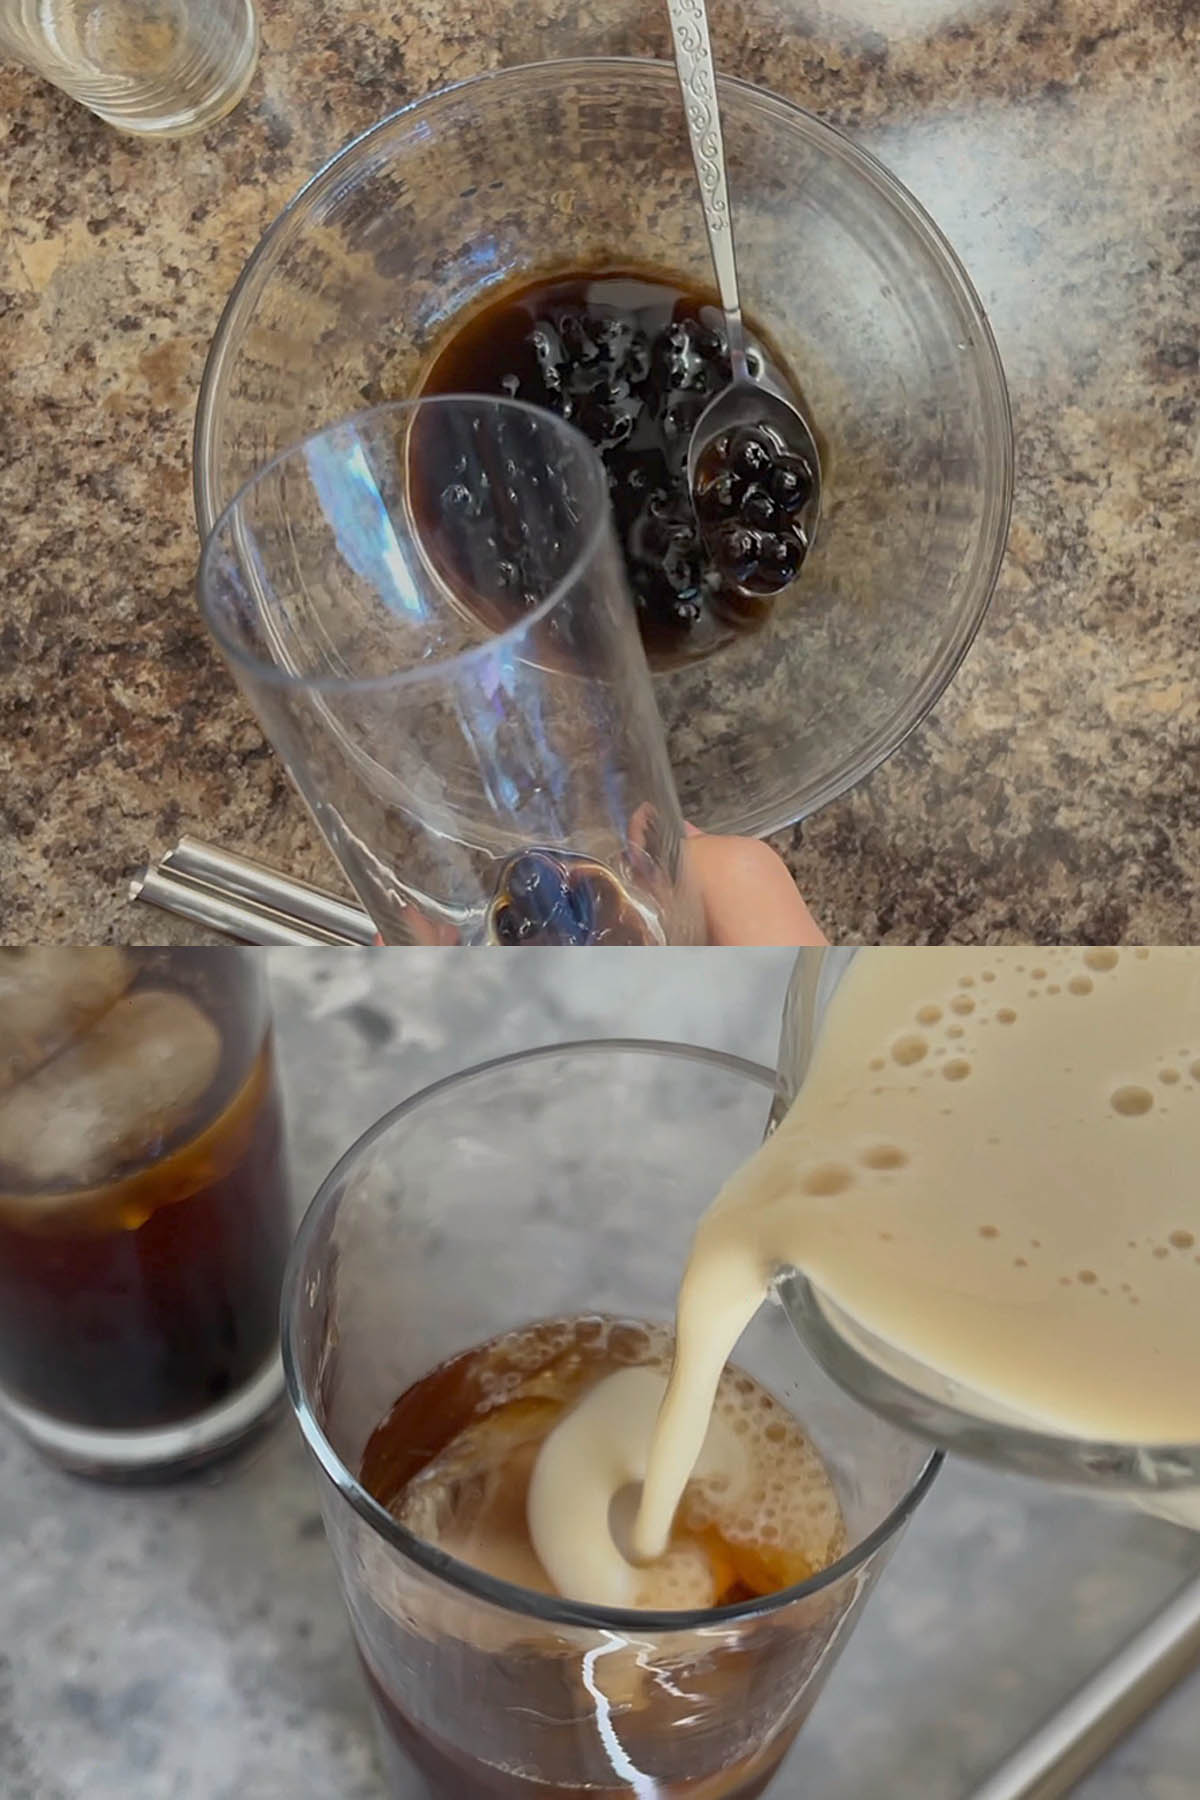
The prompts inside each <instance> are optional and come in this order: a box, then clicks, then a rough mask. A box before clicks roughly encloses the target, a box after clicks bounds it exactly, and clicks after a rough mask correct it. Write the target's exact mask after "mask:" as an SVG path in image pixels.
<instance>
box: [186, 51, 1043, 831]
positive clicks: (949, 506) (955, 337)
mask: <svg viewBox="0 0 1200 1800" xmlns="http://www.w3.org/2000/svg"><path fill="white" fill-rule="evenodd" d="M721 107H722V114H723V119H724V127H725V144H726V153H727V156H728V161H729V175H730V186H731V194H732V201H733V209H734V217H735V224H736V231H737V248H738V266H739V270H740V274H741V283H742V297H743V303H744V306H745V308H746V310H747V312H748V314H749V316H750V318H751V320H752V321H754V322H755V323H756V324H758V325H759V326H760V327H761V328H762V329H763V330H764V331H765V333H766V335H767V336H768V337H769V338H770V339H771V340H772V341H773V344H774V346H775V348H776V349H777V350H778V351H779V352H780V353H781V354H782V357H783V360H784V362H785V363H786V365H787V366H788V367H789V368H790V370H791V371H792V373H793V375H794V376H795V377H796V379H797V380H798V382H799V385H800V387H801V389H802V391H803V393H804V396H805V398H806V400H807V402H808V405H809V407H810V409H811V414H812V417H813V420H814V422H815V424H816V427H817V431H818V435H819V436H820V438H821V441H822V445H823V448H824V450H825V468H824V475H825V490H824V501H823V516H822V521H821V526H820V530H819V532H818V536H817V540H816V544H815V546H814V549H813V551H812V554H811V555H810V556H809V558H808V561H807V563H806V565H805V568H804V570H803V571H802V574H801V577H800V580H799V581H798V583H797V584H796V585H795V587H794V588H793V589H792V590H790V591H789V592H788V593H786V594H785V595H784V596H782V598H781V599H780V601H779V602H778V603H777V605H776V607H775V609H774V612H773V614H772V616H771V618H770V620H769V621H768V623H767V624H766V625H765V626H764V627H763V628H761V629H760V630H758V631H757V632H752V633H748V634H746V635H744V636H741V637H739V638H737V639H735V641H734V642H733V643H732V644H730V645H728V646H727V647H725V648H723V649H721V650H718V651H717V652H716V653H715V654H714V655H713V656H711V657H710V658H708V659H707V660H703V661H699V662H695V663H692V664H690V665H685V666H683V667H678V668H675V669H671V670H667V671H664V672H662V673H660V674H659V675H657V676H656V680H655V686H656V694H657V698H658V704H659V707H660V710H661V712H662V714H663V717H664V720H665V722H666V727H667V733H668V742H669V745H670V750H671V757H672V761H673V763H674V767H675V774H676V779H677V782H678V786H679V791H680V798H681V800H682V803H683V810H684V815H685V817H687V818H689V819H691V820H692V821H693V822H694V823H695V824H697V825H700V826H703V827H705V828H707V829H709V830H717V831H740V832H746V833H757V834H765V833H767V832H770V831H774V830H777V829H779V828H780V827H782V826H784V825H786V824H789V823H791V822H792V821H793V820H795V819H797V818H802V817H803V816H805V815H806V814H808V813H810V812H813V811H815V810H816V809H817V808H818V807H820V806H823V805H825V804H826V803H827V802H828V801H830V800H832V799H834V798H836V796H837V795H839V794H842V793H844V792H845V791H846V790H847V789H848V788H850V787H852V786H853V785H854V783H855V782H857V781H859V780H861V779H862V777H863V776H864V775H866V774H868V773H869V772H870V770H872V769H874V768H876V767H877V766H878V764H879V763H881V762H882V761H883V760H884V759H885V757H887V756H889V755H890V754H891V752H892V751H893V750H895V749H896V747H897V745H898V744H900V743H901V742H902V741H903V739H904V738H905V736H906V735H907V734H908V733H909V732H910V731H911V730H912V729H913V727H914V726H915V725H916V724H918V722H919V721H920V720H921V719H922V718H923V716H924V715H925V713H926V712H927V711H928V710H929V708H930V707H931V706H932V705H933V703H934V701H935V700H936V699H937V698H938V696H939V694H940V693H941V692H942V690H943V689H944V688H945V686H946V684H947V682H948V681H949V680H950V677H951V676H952V675H953V673H954V671H955V669H956V668H957V667H958V664H959V662H960V661H961V660H962V658H963V656H964V654H965V653H966V650H967V648H968V646H969V645H970V643H971V639H972V638H973V636H974V634H975V632H976V630H977V629H978V627H979V623H980V620H981V619H982V617H983V614H984V611H985V609H986V607H987V603H988V599H989V597H990V595H991V592H992V588H993V585H994V583H995V580H996V575H997V573H998V570H999V567H1000V562H1001V558H1002V556H1003V552H1004V543H1005V537H1006V533H1007V529H1008V517H1009V507H1010V502H1011V493H1012V464H1013V458H1012V426H1011V420H1010V416H1009V409H1008V398H1007V394H1006V390H1005V385H1004V376H1003V372H1002V370H1001V367H1000V360H999V357H998V355H997V352H996V346H995V343H994V341H993V339H992V335H991V332H990V330H989V328H988V323H987V320H986V318H985V317H984V314H983V310H982V308H981V306H980V304H979V300H978V298H977V297H976V295H975V293H974V291H973V289H972V287H971V284H970V282H969V281H968V279H967V277H966V275H965V273H964V272H963V270H962V268H961V267H960V265H959V263H958V261H957V259H956V257H955V255H954V253H953V251H952V250H951V249H950V247H949V245H948V244H947V243H946V241H945V239H944V238H943V237H942V236H941V234H940V233H939V232H938V230H937V228H936V226H935V225H934V224H933V223H932V221H931V220H930V219H929V218H928V217H927V216H926V215H925V213H924V212H923V211H922V210H921V208H920V207H919V206H918V205H917V203H916V202H915V201H914V200H913V199H912V197H911V195H909V194H907V193H906V192H905V190H904V189H903V188H902V187H901V185H900V183H899V182H898V181H896V180H895V178H894V177H893V176H891V175H889V174H888V172H887V170H886V169H884V168H883V167H881V165H880V164H879V163H877V162H876V161H874V159H873V158H872V157H870V156H868V155H867V154H866V153H865V152H864V151H862V150H860V149H858V148H857V147H856V146H855V145H854V144H852V143H850V142H849V141H848V140H847V139H846V138H844V137H842V136H841V135H840V133H838V132H836V131H834V130H832V129H831V128H830V127H829V126H828V125H823V124H821V122H820V121H819V120H817V119H814V118H812V117H810V116H809V115H808V114H807V113H804V112H802V111H801V110H800V109H799V107H796V106H792V105H791V104H790V103H789V102H787V101H785V100H781V99H779V98H778V97H777V96H775V95H773V94H769V93H765V92H763V91H762V90H761V89H758V88H754V87H751V86H748V85H747V84H746V83H744V82H739V81H731V80H725V81H723V82H722V83H721ZM634 265H650V266H654V267H658V268H660V269H664V270H667V271H670V272H671V273H673V274H675V275H677V276H679V277H681V278H682V279H683V280H684V281H686V282H688V283H692V284H698V285H701V286H705V287H709V288H711V283H712V277H711V270H710V265H709V258H708V250H707V247H706V243H705V238H704V228H703V220H702V217H701V210H700V205H699V201H698V197H697V193H696V183H695V175H694V173H693V170H692V163H691V157H690V154H689V151H688V146H687V138H686V134H685V131H684V125H683V119H682V116H681V110H680V99H679V91H678V86H677V83H676V77H675V71H674V68H673V67H672V66H671V65H669V64H667V63H659V62H649V61H622V60H602V59H590V58H589V59H585V60H579V61H574V62H551V63H541V64H538V65H536V66H533V67H528V68H520V69H505V70H500V71H498V72H496V73H493V74H488V75H482V76H479V77H478V78H476V79H474V80H472V81H467V82H463V83H461V84H459V85H457V86H455V87H451V88H447V89H444V90H443V91H441V92H439V93H435V94H432V95H430V96H429V97H428V98H426V99H424V100H421V101H418V102H417V103H415V104H414V105H412V106H408V107H405V108H404V109H403V110H401V111H400V112H397V113H394V114H393V115H392V116H391V117H389V118H387V119H384V120H382V121H381V123H380V124H378V125H376V126H374V127H373V128H372V129H371V130H370V131H367V132H366V133H364V135H363V136H362V137H360V138H358V139H356V140H355V141H354V142H353V143H351V144H349V145H348V146H347V147H346V149H344V150H343V151H342V152H341V153H340V154H339V155H338V156H336V157H334V159H333V161H332V162H330V163H329V164H327V166H326V167H325V168H324V169H323V170H322V171H321V172H320V173H319V174H318V175H316V176H315V177H314V178H313V180H312V181H310V182H309V183H308V185H307V186H306V187H305V188H303V189H302V190H301V191H300V193H299V194H298V195H297V196H296V198H295V199H294V200H293V201H292V202H291V204H290V205H289V206H288V207H287V208H286V209H285V211H284V212H283V213H282V214H281V215H280V217H279V218H278V219H277V220H276V221H275V223H274V225H272V226H271V228H270V230H269V231H268V232H267V233H266V235H265V237H264V238H263V240H262V242H261V243H260V244H259V246H258V248H257V249H256V250H255V252H254V254H253V256H252V257H251V258H250V261H249V263H248V264H247V266H246V268H245V270H244V271H243V273H242V276H241V278H240V280H239V281H238V284H237V286H236V288H235V289H234V292H233V294H232V296H231V298H230V300H229V303H228V305H227V307H226V309H225V313H224V316H223V317H222V320H221V323H220V326H219V327H218V330H217V334H216V337H215V339H214V341H213V345H212V349H211V351H210V354H209V358H208V365H207V368H206V370H205V374H204V382H203V386H202V389H201V394H200V405H199V412H198V416H197V421H196V442H195V487H196V510H197V514H198V517H199V523H200V528H201V531H202V532H203V533H205V534H206V535H207V533H208V532H209V531H210V530H211V528H212V526H213V524H214V522H215V520H216V518H217V516H218V514H219V513H220V512H221V510H222V508H223V507H224V506H225V505H226V503H227V502H228V501H230V500H231V499H232V498H233V496H234V494H235V493H236V492H237V490H238V489H239V488H240V487H241V485H242V483H243V482H244V481H245V480H246V478H247V477H248V476H249V475H251V474H252V473H253V472H254V471H255V470H256V469H258V468H260V467H261V466H262V464H263V463H265V462H266V461H267V460H268V458H270V457H271V456H273V455H275V454H276V453H277V452H278V451H280V450H282V449H284V448H286V447H288V446H290V445H292V444H294V443H296V442H297V441H298V440H299V439H301V438H303V437H305V436H306V435H307V434H309V433H310V432H312V431H314V430H316V429H318V428H319V427H321V426H323V425H327V424H329V423H331V422H333V421H335V420H337V419H340V418H343V417H345V416H347V415H349V414H351V413H354V412H357V411H359V410H360V409H361V408H362V407H363V406H364V405H367V404H373V403H375V402H377V401H380V400H385V399H395V398H400V397H403V396H406V395H408V394H410V393H411V392H412V391H413V390H414V387H415V386H416V385H417V383H418V382H419V379H420V376H421V373H422V371H423V369H424V367H425V365H426V364H427V362H428V360H429V357H430V354H431V352H432V351H433V349H434V348H435V346H437V345H438V344H439V342H440V341H441V340H442V339H443V337H444V335H445V334H446V331H447V328H448V327H449V325H450V323H451V321H452V320H454V319H455V318H456V317H457V315H459V314H460V313H462V312H463V311H464V310H467V309H475V308H478V307H479V306H480V305H481V304H483V303H484V302H485V301H486V300H487V299H488V298H489V297H490V296H491V295H492V294H493V293H494V292H495V291H496V290H497V289H499V288H500V287H502V286H503V285H505V284H512V283H514V282H518V281H520V280H521V279H522V278H523V277H524V278H528V277H532V276H534V275H537V274H542V273H545V272H547V271H551V270H555V271H562V272H566V271H568V270H571V269H577V270H578V269H597V268H603V267H605V266H607V267H610V268H612V267H617V268H628V267H630V266H634Z"/></svg>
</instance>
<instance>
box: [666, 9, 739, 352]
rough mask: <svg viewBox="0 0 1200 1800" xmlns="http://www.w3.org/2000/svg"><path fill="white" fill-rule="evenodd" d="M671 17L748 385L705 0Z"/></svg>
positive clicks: (691, 132)
mask: <svg viewBox="0 0 1200 1800" xmlns="http://www.w3.org/2000/svg"><path fill="white" fill-rule="evenodd" d="M667 13H668V15H669V17H670V20H671V41H672V43H673V45H674V49H675V67H676V69H677V71H678V73H679V87H680V92H681V93H682V95H683V110H684V116H685V117H686V119H687V128H688V141H689V143H690V144H691V148H692V161H693V162H694V163H695V165H696V179H697V181H698V182H699V183H700V199H701V202H702V204H703V207H704V223H705V227H706V229H707V231H708V248H709V252H710V254H711V256H712V263H713V271H714V273H715V274H716V277H717V290H718V292H719V293H720V296H721V306H722V308H723V310H724V313H725V326H726V331H727V333H728V338H729V360H730V362H731V363H732V365H733V379H734V380H735V381H744V380H746V379H747V369H746V339H745V332H744V330H743V328H742V307H741V301H740V300H739V298H738V284H737V267H736V265H735V263H734V255H733V220H732V218H731V217H730V212H729V184H728V182H727V181H726V178H725V145H724V141H723V139H722V137H721V115H720V113H719V111H718V110H717V72H716V69H715V67H714V66H713V53H712V43H711V40H710V38H709V35H708V10H707V7H706V6H705V0H667Z"/></svg>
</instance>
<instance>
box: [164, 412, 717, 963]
mask: <svg viewBox="0 0 1200 1800" xmlns="http://www.w3.org/2000/svg"><path fill="white" fill-rule="evenodd" d="M199 589H200V602H201V606H202V608H203V610H204V613H205V617H206V618H207V620H208V624H209V626H210V628H211V630H212V632H213V634H214V636H215V638H216V640H217V643H218V644H219V646H220V648H221V650H222V651H223V652H224V654H225V656H226V658H227V660H228V662H229V664H230V666H231V668H232V669H233V672H234V674H235V675H236V677H237V679H238V681H239V683H240V684H241V687H242V689H243V692H244V693H245V694H246V697H247V699H248V700H249V701H250V704H251V705H252V706H253V708H254V710H255V712H256V713H257V714H258V717H259V719H260V721H261V723H262V725H263V728H264V730H265V731H266V733H267V735H268V737H269V738H270V739H271V741H272V743H273V744H274V745H275V747H276V749H277V750H278V751H279V753H280V755H281V756H282V758H283V760H284V762H285V764H286V765H287V768H288V770H289V772H290V774H291V776H292V778H293V780H294V781H295V782H296V785H297V786H298V787H299V789H300V791H301V793H302V794H303V796H304V798H305V800H306V801H307V802H308V805H309V807H310V808H311V810H312V813H313V816H314V817H315V819H316V821H317V823H318V825H319V826H320V828H321V830H322V832H323V833H324V835H325V837H326V839H327V841H328V843H329V845H330V848H331V849H332V851H333V853H334V855H335V856H336V857H337V858H338V860H339V861H340V862H341V864H342V866H343V868H344V869H345V870H346V873H347V875H348V876H349V878H350V880H351V882H352V883H353V885H354V887H355V889H356V890H357V892H358V893H359V895H360V896H361V898H362V901H363V904H364V905H365V906H366V908H367V910H368V912H369V913H370V914H371V917H372V918H373V919H374V921H375V923H376V925H377V927H378V929H379V931H380V934H381V935H382V937H383V939H384V941H385V942H388V943H467V944H473V943H497V944H506V945H512V944H523V943H530V944H540V943H551V944H553V943H568V944H593V945H594V944H622V943H625V944H629V943H696V942H702V941H703V937H702V924H701V914H700V908H699V904H698V901H697V898H696V896H695V895H694V893H693V891H692V888H691V885H690V883H689V881H688V879H687V875H686V871H685V866H684V860H683V856H682V819H681V816H680V811H679V802H678V799H677V796H676V793H675V787H674V783H673V781H672V778H671V770H670V766H669V764H668V761H667V752H666V746H665V744H664V741H663V734H662V724H661V721H660V719H659V717H658V713H657V711H656V709H655V704H654V691H653V687H652V684H651V681H650V674H649V670H648V668H647V665H646V660H645V656H644V653H643V651H642V647H641V643H640V640H639V637H638V630H637V623H636V618H635V614H634V610H633V605H632V602H631V600H630V597H629V593H628V589H627V587H626V584H625V576H624V569H623V566H622V563H621V559H620V553H619V551H618V550H617V547H616V543H615V540H614V537H613V533H612V527H611V524H610V520H609V507H608V488H607V485H606V480H605V475H604V470H603V466H602V465H601V463H600V460H599V458H598V457H597V456H596V454H595V452H594V451H593V450H592V448H591V446H590V445H589V444H588V443H587V442H586V440H585V439H584V438H582V437H581V436H579V435H578V433H576V432H575V431H574V430H573V429H572V428H571V427H570V426H567V425H564V424H563V423H562V422H561V421H560V420H558V419H555V418H553V417H552V416H551V415H550V414H548V413H544V412H539V411H537V410H535V409H533V408H531V407H526V406H521V405H517V404H515V403H513V402H511V401H497V400H485V399H472V398H463V397H454V398H445V399H437V400H428V401H423V402H421V403H419V404H418V405H415V406H414V405H407V406H406V405H397V406H387V407H380V408H376V409H375V410H373V411H370V412H366V413H362V414H360V415H359V416H358V417H357V418H355V419H352V420H349V421H347V422H346V423H344V424H342V425H338V426H335V427H333V428H332V429H331V430H329V431H326V432H321V433H319V434H317V435H316V436H315V437H313V438H310V439H309V440H308V441H307V442H305V443H303V444H301V445H299V446H298V447H297V448H295V449H293V450H291V451H288V452H286V453H285V454H284V455H283V456H281V457H280V458H278V459H277V460H276V461H275V462H273V463H270V464H269V465H268V466H267V467H266V468H265V469H264V470H263V471H262V472H261V473H260V474H259V475H257V476H256V477H255V478H254V479H253V480H252V481H251V482H250V483H249V484H248V485H247V486H246V487H245V488H244V489H243V490H242V492H241V493H240V495H239V496H238V497H237V499H236V500H235V501H234V502H233V504H232V505H231V506H230V507H229V509H228V510H227V511H226V513H225V514H224V516H223V517H222V518H221V519H220V520H219V521H218V524H217V526H216V528H215V530H214V531H213V533H212V535H211V537H210V538H209V540H208V543H207V545H206V547H205V550H204V556H203V560H202V562H201V566H200V581H199Z"/></svg>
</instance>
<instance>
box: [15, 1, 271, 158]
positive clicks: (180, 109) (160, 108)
mask: <svg viewBox="0 0 1200 1800" xmlns="http://www.w3.org/2000/svg"><path fill="white" fill-rule="evenodd" d="M258 35H259V34H258V13H257V11H256V9H255V5H254V0H0V54H4V55H8V56H13V57H15V58H16V59H17V61H19V62H23V63H25V64H26V65H27V66H28V67H29V68H31V69H34V70H36V71H37V73H38V74H39V75H43V76H44V77H45V78H46V80H47V81H52V82H53V83H54V85H55V87H57V88H61V89H62V90H63V92H64V93H65V94H70V96H71V98H72V99H73V100H78V101H79V102H80V104H81V105H83V106H86V107H88V108H90V110H91V111H92V112H94V113H95V114H96V115H97V116H98V117H99V118H101V119H103V120H104V122H105V124H107V125H112V126H114V127H115V128H116V129H117V130H118V131H126V132H131V133H133V134H134V135H135V136H137V137H184V136H186V135H187V134H188V133H189V132H193V131H203V130H204V128H205V126H206V125H212V124H214V123H215V122H216V120H218V119H221V118H224V116H225V114H226V113H227V112H230V111H232V109H233V108H234V107H235V106H236V105H237V103H238V101H239V100H240V99H241V98H242V96H243V94H244V93H245V92H246V89H247V87H248V86H249V84H250V78H251V76H252V75H253V74H254V69H255V65H256V63H257V61H258Z"/></svg>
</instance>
